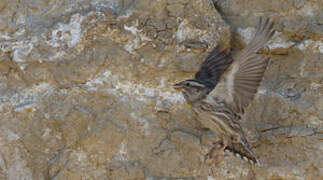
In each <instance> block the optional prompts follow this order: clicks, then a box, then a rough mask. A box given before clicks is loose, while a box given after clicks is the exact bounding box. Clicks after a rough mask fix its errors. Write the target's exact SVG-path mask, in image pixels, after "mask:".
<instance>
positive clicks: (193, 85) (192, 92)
mask: <svg viewBox="0 0 323 180" xmlns="http://www.w3.org/2000/svg"><path fill="white" fill-rule="evenodd" d="M175 89H177V90H180V91H182V93H183V95H184V97H185V99H186V101H187V102H188V103H190V104H193V103H195V102H197V101H199V100H201V99H203V98H204V97H205V96H206V95H207V94H208V93H209V92H210V87H209V86H207V85H206V84H205V83H201V82H199V81H197V80H194V79H189V80H185V81H182V82H179V83H176V84H175Z"/></svg>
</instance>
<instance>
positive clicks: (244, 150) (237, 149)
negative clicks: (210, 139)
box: [224, 139, 261, 166]
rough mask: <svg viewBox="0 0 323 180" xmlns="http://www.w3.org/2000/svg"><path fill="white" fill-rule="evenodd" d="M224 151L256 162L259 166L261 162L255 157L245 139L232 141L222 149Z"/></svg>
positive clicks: (252, 162)
mask: <svg viewBox="0 0 323 180" xmlns="http://www.w3.org/2000/svg"><path fill="white" fill-rule="evenodd" d="M224 151H225V152H230V153H232V154H234V156H236V157H239V158H241V159H243V160H245V161H248V162H249V163H251V164H257V165H258V166H261V162H260V161H259V160H258V159H257V157H256V156H255V154H254V153H253V151H252V150H251V147H250V145H249V144H248V142H247V141H246V140H245V139H242V142H239V143H232V144H231V145H229V146H227V147H226V148H225V150H224Z"/></svg>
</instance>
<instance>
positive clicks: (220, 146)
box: [205, 141, 226, 159]
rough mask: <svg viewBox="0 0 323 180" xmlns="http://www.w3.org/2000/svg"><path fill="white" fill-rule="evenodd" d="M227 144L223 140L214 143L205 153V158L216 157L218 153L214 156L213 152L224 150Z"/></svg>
mask: <svg viewBox="0 0 323 180" xmlns="http://www.w3.org/2000/svg"><path fill="white" fill-rule="evenodd" d="M225 148H226V146H225V145H224V144H223V142H222V141H217V142H214V143H213V147H212V148H211V149H210V150H209V152H208V153H207V154H206V155H205V159H214V158H216V157H217V156H218V155H215V156H213V154H214V153H215V152H216V151H219V150H220V151H221V152H224V150H225Z"/></svg>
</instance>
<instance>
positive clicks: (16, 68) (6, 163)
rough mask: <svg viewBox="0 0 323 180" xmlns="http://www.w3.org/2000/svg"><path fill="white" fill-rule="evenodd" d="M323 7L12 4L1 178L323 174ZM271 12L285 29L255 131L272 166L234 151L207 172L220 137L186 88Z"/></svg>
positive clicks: (259, 152)
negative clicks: (214, 55) (197, 113)
mask: <svg viewBox="0 0 323 180" xmlns="http://www.w3.org/2000/svg"><path fill="white" fill-rule="evenodd" d="M277 7H278V8H277ZM320 7H322V3H321V1H296V0H295V1H286V2H285V1H284V2H283V1H282V0H281V1H267V0H261V1H256V0H248V1H247V0H216V1H214V4H213V1H211V0H199V1H197V0H159V1H151V0H135V1H132V0H109V1H106V0H94V1H93V0H92V1H90V0H77V1H72V0H70V1H60V0H47V1H41V0H30V1H18V0H3V1H0V9H1V14H0V179H9V180H11V179H26V180H29V179H30V180H32V179H37V180H38V179H39V180H41V179H62V180H65V179H69V180H74V179H75V180H76V179H149V180H155V179H174V178H177V179H287V180H288V179H322V176H323V174H322V172H323V170H322V162H323V156H322V145H321V144H322V143H321V141H322V136H323V133H322V132H323V131H322V127H323V123H322V119H323V113H322V112H323V108H322V107H323V99H322V96H323V85H322V83H323V81H322V79H323V71H322V70H323V63H322V53H323V42H322V31H321V24H322V22H321V19H322V18H320V17H322V12H321V9H320ZM220 13H221V14H220ZM260 15H268V16H270V17H273V19H275V21H276V22H277V23H276V26H275V29H276V30H277V33H276V35H275V39H273V41H271V42H270V43H269V44H268V46H267V47H265V48H264V49H263V50H262V51H261V52H260V53H265V54H268V55H270V56H272V60H271V62H270V64H269V66H268V69H267V71H266V74H265V78H264V81H263V83H262V84H261V87H260V90H259V93H258V94H257V96H256V99H255V101H254V102H253V103H252V104H251V105H250V107H249V109H248V111H247V113H246V114H245V116H244V119H243V120H242V125H243V127H244V129H245V131H246V132H245V133H246V135H247V137H248V140H249V141H250V142H251V144H252V145H253V148H254V151H255V154H256V156H257V157H259V159H260V160H261V161H262V163H263V164H264V166H263V167H254V166H251V165H249V164H248V163H246V162H244V161H241V160H240V159H238V158H236V157H234V156H232V155H230V154H226V155H224V156H219V158H218V159H216V160H215V161H214V162H212V163H207V162H205V161H204V158H205V157H204V155H205V154H206V152H207V151H208V148H209V146H208V145H209V144H210V142H212V140H213V139H214V140H215V141H216V140H217V137H216V135H214V134H212V133H210V132H208V131H206V130H205V128H204V129H203V127H200V124H199V123H198V121H196V119H195V118H194V116H193V113H192V111H191V110H190V108H189V107H187V106H186V105H185V103H184V98H183V96H182V95H181V94H180V93H178V92H176V91H175V90H174V89H173V84H174V83H175V82H178V81H180V80H183V79H186V78H190V77H192V76H193V73H194V71H196V70H197V69H198V66H199V64H200V63H201V62H202V61H203V59H204V58H205V57H206V56H207V54H208V52H210V51H211V50H212V49H213V48H214V47H215V46H216V45H219V44H223V46H224V47H233V50H234V51H236V50H238V49H241V48H242V47H243V46H245V44H246V43H247V42H248V41H249V40H250V38H251V37H252V35H253V32H254V30H255V27H256V24H257V19H258V17H259V16H260ZM231 34H232V36H231ZM230 41H232V43H230ZM206 141H208V142H206ZM211 144H212V143H211Z"/></svg>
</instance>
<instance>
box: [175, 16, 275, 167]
mask: <svg viewBox="0 0 323 180" xmlns="http://www.w3.org/2000/svg"><path fill="white" fill-rule="evenodd" d="M272 29H273V23H272V22H271V21H270V20H269V19H265V20H264V21H263V20H262V18H260V20H259V24H258V27H257V32H256V34H255V35H254V37H253V39H252V40H251V42H250V43H249V44H248V45H247V46H246V48H245V49H243V50H242V51H241V52H239V53H238V54H236V55H235V56H233V57H232V56H231V54H230V52H229V51H227V50H224V51H221V48H220V46H218V47H217V48H215V49H214V50H213V51H212V53H211V54H210V55H209V56H208V57H207V58H206V60H205V61H204V62H203V63H202V65H201V68H200V70H199V71H198V72H197V73H196V75H195V78H194V79H190V80H185V81H182V82H180V83H177V84H176V86H177V88H181V89H182V92H183V95H184V97H185V99H186V101H187V102H188V103H190V104H191V105H192V108H193V110H194V112H195V113H196V114H197V116H198V120H199V121H200V122H201V124H202V125H203V126H204V127H207V128H209V129H210V130H211V131H213V132H214V133H216V134H217V135H218V136H219V137H220V139H221V140H222V144H223V149H224V150H227V151H231V152H234V153H235V154H237V155H238V156H242V158H243V159H247V160H249V161H250V162H252V163H259V161H258V159H257V158H256V156H255V155H254V153H253V152H252V150H251V147H250V146H249V144H248V142H247V140H246V138H245V135H244V132H243V130H242V128H241V126H240V124H239V120H240V115H242V114H243V113H244V109H245V108H246V107H247V106H248V105H249V103H250V101H252V100H253V98H254V95H255V94H256V92H257V88H258V86H259V84H260V82H261V80H262V78H263V75H264V72H265V69H266V67H267V64H268V61H269V57H265V56H263V55H261V54H257V52H258V50H259V49H260V48H262V47H263V46H264V45H265V43H266V42H267V41H268V40H269V39H270V38H271V37H272V35H273V33H274V31H273V30H272Z"/></svg>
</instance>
